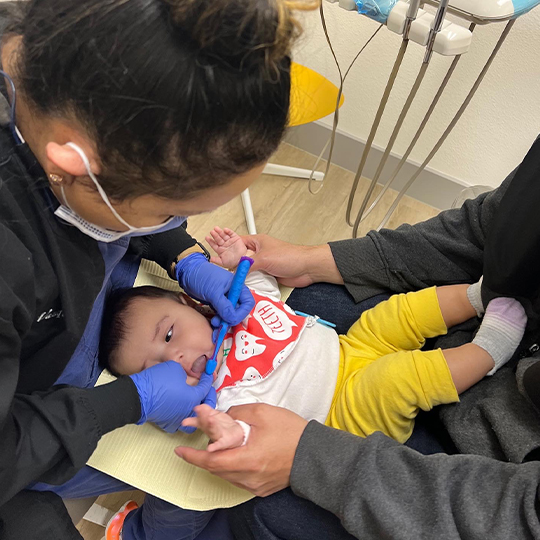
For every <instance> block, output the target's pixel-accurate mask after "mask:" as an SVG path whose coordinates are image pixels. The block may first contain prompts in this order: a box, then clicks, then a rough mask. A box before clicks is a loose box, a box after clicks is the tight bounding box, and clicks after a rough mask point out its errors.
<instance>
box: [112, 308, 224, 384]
mask: <svg viewBox="0 0 540 540" xmlns="http://www.w3.org/2000/svg"><path fill="white" fill-rule="evenodd" d="M125 317H126V320H125V324H126V329H127V332H126V336H125V339H124V340H123V341H122V343H121V344H120V348H119V350H118V356H117V359H118V360H117V363H116V366H115V368H116V370H117V371H118V373H120V374H122V375H131V374H133V373H138V372H140V371H142V370H143V369H147V368H149V367H151V366H153V365H155V364H159V363H161V362H166V361H167V360H174V361H175V362H178V363H179V364H181V365H182V367H183V368H184V369H185V370H186V373H187V375H188V378H187V382H188V384H196V383H197V382H198V379H199V378H200V376H201V373H202V372H203V371H204V369H205V367H206V361H207V360H208V358H210V357H211V356H212V354H213V353H214V344H213V343H212V327H211V326H210V323H209V322H208V320H207V319H206V318H205V317H203V316H202V315H201V314H200V313H198V312H197V311H195V310H194V309H193V308H191V307H189V306H185V305H183V304H180V303H179V302H176V301H175V300H173V299H172V298H136V299H135V300H134V301H133V302H132V303H131V305H130V306H129V308H128V309H127V312H126V315H125ZM217 360H218V366H217V369H216V371H215V373H217V371H218V370H219V367H220V365H221V361H222V360H223V348H222V349H221V350H220V351H219V354H218V358H217ZM214 377H215V375H214Z"/></svg>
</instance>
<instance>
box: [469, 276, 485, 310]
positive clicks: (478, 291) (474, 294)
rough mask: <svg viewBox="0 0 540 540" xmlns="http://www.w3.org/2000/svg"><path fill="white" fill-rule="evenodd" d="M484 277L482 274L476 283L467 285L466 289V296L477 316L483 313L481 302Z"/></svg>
mask: <svg viewBox="0 0 540 540" xmlns="http://www.w3.org/2000/svg"><path fill="white" fill-rule="evenodd" d="M483 279H484V276H482V277H481V278H480V280H479V281H478V282H477V283H474V284H472V285H470V286H469V288H468V289H467V298H468V299H469V302H470V303H471V306H472V307H473V308H474V310H475V311H476V314H477V315H478V316H479V317H482V316H483V315H484V312H485V310H484V304H483V303H482V280H483Z"/></svg>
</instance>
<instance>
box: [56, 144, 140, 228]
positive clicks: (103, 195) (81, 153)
mask: <svg viewBox="0 0 540 540" xmlns="http://www.w3.org/2000/svg"><path fill="white" fill-rule="evenodd" d="M67 146H70V147H71V148H73V150H75V152H77V154H79V157H80V158H81V159H82V160H83V163H84V165H85V167H86V172H87V173H88V176H89V177H90V179H91V180H92V182H94V184H95V186H96V188H97V190H98V192H99V194H100V195H101V198H102V199H103V202H104V203H105V204H106V205H107V206H108V207H109V210H110V211H111V212H112V213H113V215H114V217H115V218H116V219H117V220H118V221H119V222H120V223H122V225H125V226H126V227H127V228H128V229H129V230H130V231H133V230H137V229H136V228H135V227H132V226H131V225H130V224H129V223H128V222H127V221H126V220H125V219H124V218H123V217H122V216H121V215H120V214H119V213H118V212H117V211H116V210H115V209H114V207H113V205H112V204H111V202H110V201H109V197H108V196H107V194H106V193H105V190H104V189H103V188H102V187H101V186H100V185H99V182H98V180H97V178H96V176H95V175H94V173H93V172H92V169H91V168H90V162H89V161H88V158H87V157H86V154H85V153H84V151H83V150H82V148H80V147H79V146H77V145H76V144H75V143H72V142H68V143H67ZM63 194H64V192H63V190H62V195H63ZM64 199H65V197H64ZM68 206H69V205H68Z"/></svg>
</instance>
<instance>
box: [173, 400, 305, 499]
mask: <svg viewBox="0 0 540 540" xmlns="http://www.w3.org/2000/svg"><path fill="white" fill-rule="evenodd" d="M229 414H230V415H231V416H232V417H233V418H235V419H237V420H243V421H244V422H246V423H247V424H249V425H250V426H251V432H250V435H249V439H248V441H247V443H246V445H245V446H241V447H239V448H234V449H232V450H221V451H218V452H208V451H206V450H195V449H194V448H188V447H185V446H179V447H178V448H176V450H175V452H176V454H177V455H178V456H180V457H181V458H182V459H184V460H185V461H187V462H188V463H191V464H192V465H196V466H197V467H202V468H203V469H206V470H207V471H209V472H211V473H212V474H215V475H216V476H220V477H221V478H224V479H225V480H228V481H229V482H231V483H232V484H234V485H235V486H238V487H241V488H244V489H247V490H248V491H251V492H252V493H254V494H255V495H258V496H259V497H265V496H267V495H271V494H272V493H275V492H276V491H279V490H281V489H283V488H286V487H287V486H288V485H289V483H290V476H291V469H292V465H293V461H294V454H295V452H296V448H297V446H298V442H299V441H300V437H301V436H302V433H303V432H304V429H305V427H306V425H307V421H306V420H304V419H303V418H301V417H300V416H298V415H297V414H295V413H293V412H291V411H289V410H287V409H282V408H281V407H273V406H272V405H265V404H261V403H257V404H253V405H240V406H238V407H233V408H232V409H231V410H230V411H229Z"/></svg>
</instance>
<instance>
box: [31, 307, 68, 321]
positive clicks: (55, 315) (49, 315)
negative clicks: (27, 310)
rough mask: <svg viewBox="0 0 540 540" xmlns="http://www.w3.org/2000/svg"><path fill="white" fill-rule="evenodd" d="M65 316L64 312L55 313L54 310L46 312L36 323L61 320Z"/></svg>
mask: <svg viewBox="0 0 540 540" xmlns="http://www.w3.org/2000/svg"><path fill="white" fill-rule="evenodd" d="M63 316H64V310H62V309H60V310H58V311H53V310H52V309H49V311H44V312H43V313H42V314H41V315H40V316H39V317H38V320H37V321H36V322H41V321H48V320H49V319H61V318H62V317H63Z"/></svg>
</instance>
